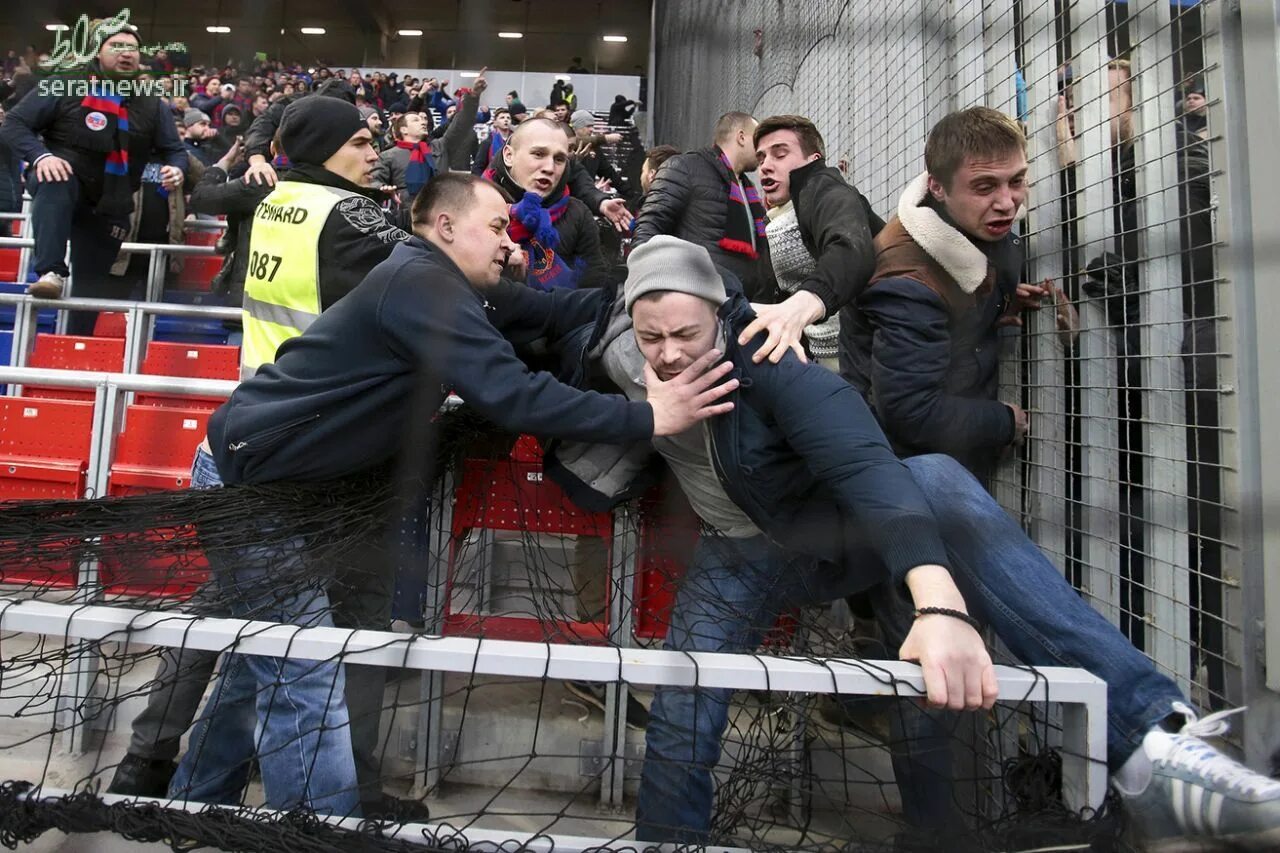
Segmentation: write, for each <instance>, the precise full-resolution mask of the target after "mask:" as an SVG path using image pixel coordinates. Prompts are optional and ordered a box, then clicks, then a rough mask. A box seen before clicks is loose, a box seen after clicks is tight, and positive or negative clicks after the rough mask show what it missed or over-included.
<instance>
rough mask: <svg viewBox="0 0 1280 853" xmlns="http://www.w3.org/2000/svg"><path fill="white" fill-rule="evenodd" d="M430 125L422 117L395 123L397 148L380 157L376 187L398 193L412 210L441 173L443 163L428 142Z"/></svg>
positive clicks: (415, 115)
mask: <svg viewBox="0 0 1280 853" xmlns="http://www.w3.org/2000/svg"><path fill="white" fill-rule="evenodd" d="M426 131H427V123H426V120H425V119H423V117H422V115H421V114H420V113H406V114H405V115H402V116H400V117H399V118H397V119H396V120H395V121H394V122H392V123H391V133H392V136H393V137H394V138H395V140H396V142H395V147H393V148H388V149H387V150H386V151H383V152H382V154H381V155H379V157H378V165H377V166H376V167H375V168H374V173H373V184H374V186H377V187H382V188H383V191H384V192H393V193H395V195H396V197H397V199H398V203H399V204H400V205H401V206H402V207H404V208H405V209H408V207H409V206H410V205H412V204H413V199H414V198H415V197H416V196H417V195H418V193H419V192H421V191H422V188H423V187H424V186H426V184H427V182H428V181H430V180H431V178H432V177H433V176H435V174H436V172H437V171H438V170H439V168H440V167H439V160H438V158H437V157H436V155H435V154H434V153H433V152H432V150H431V144H430V143H429V142H427V139H426Z"/></svg>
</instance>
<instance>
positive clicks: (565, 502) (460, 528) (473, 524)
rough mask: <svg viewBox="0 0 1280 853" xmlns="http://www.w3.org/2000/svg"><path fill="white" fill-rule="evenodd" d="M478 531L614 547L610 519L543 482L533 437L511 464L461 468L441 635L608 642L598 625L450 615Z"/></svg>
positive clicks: (483, 462)
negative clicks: (464, 556) (459, 573)
mask: <svg viewBox="0 0 1280 853" xmlns="http://www.w3.org/2000/svg"><path fill="white" fill-rule="evenodd" d="M474 529H484V530H519V531H524V532H526V533H548V534H563V535H578V536H596V537H601V538H603V539H604V540H605V543H606V547H607V546H608V544H609V543H610V542H611V541H612V539H613V518H612V516H611V515H610V514H609V513H607V512H597V513H592V512H587V511H585V510H582V509H579V508H578V507H577V506H575V505H574V504H573V503H572V502H571V501H570V500H569V498H568V497H567V496H566V495H565V494H564V492H563V491H561V489H560V487H559V486H557V485H556V484H555V483H553V482H551V481H550V480H544V479H543V472H542V449H541V447H539V446H538V443H537V440H536V439H534V438H533V437H532V436H521V438H520V439H519V440H517V442H516V444H515V447H514V449H513V450H512V453H511V458H509V459H467V460H465V461H464V462H463V466H462V473H461V477H460V478H459V480H458V486H457V490H456V493H455V502H454V508H453V528H452V531H451V533H452V538H451V542H450V546H449V578H448V582H447V585H446V588H445V608H444V631H443V632H444V633H445V634H447V635H452V636H468V637H478V636H483V637H488V638H490V639H504V640H529V641H535V642H564V641H567V640H570V639H572V640H574V641H578V642H590V643H605V642H607V637H608V626H607V625H606V624H604V623H600V622H577V621H564V620H548V621H545V622H544V621H540V620H538V619H530V618H526V617H520V616H489V615H484V614H472V613H454V612H452V610H451V607H450V595H451V593H452V591H453V584H454V574H455V573H454V569H455V566H456V564H457V561H458V558H459V551H460V550H461V547H462V545H463V543H464V542H465V540H466V537H467V534H468V533H469V532H470V531H472V530H474Z"/></svg>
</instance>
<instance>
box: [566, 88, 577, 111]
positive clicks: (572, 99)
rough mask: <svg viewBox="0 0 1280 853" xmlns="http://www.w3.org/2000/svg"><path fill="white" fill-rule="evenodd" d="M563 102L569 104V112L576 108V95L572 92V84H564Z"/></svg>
mask: <svg viewBox="0 0 1280 853" xmlns="http://www.w3.org/2000/svg"><path fill="white" fill-rule="evenodd" d="M564 102H565V103H566V104H568V106H569V112H570V113H573V112H575V111H577V109H578V96H577V95H575V94H574V93H573V84H572V83H565V84H564Z"/></svg>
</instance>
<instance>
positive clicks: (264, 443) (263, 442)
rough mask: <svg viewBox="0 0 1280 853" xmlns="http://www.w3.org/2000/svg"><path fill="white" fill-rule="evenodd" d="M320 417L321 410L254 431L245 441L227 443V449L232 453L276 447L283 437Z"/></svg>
mask: <svg viewBox="0 0 1280 853" xmlns="http://www.w3.org/2000/svg"><path fill="white" fill-rule="evenodd" d="M319 419H320V413H319V412H315V413H313V414H310V415H307V416H306V417H302V418H295V419H294V420H292V421H289V422H288V423H283V424H280V425H279V426H274V427H269V428H268V429H265V430H259V431H258V432H256V433H254V434H253V435H251V436H249V437H248V438H246V439H244V440H243V441H235V442H232V443H230V444H228V445H227V449H228V450H230V451H231V452H232V453H235V452H237V451H240V450H245V449H249V450H262V449H264V448H267V447H274V446H275V445H276V444H278V443H279V442H280V441H281V440H282V439H284V438H286V437H288V435H289V434H290V433H292V432H295V431H296V430H297V429H298V428H299V427H302V426H305V425H307V424H308V423H310V422H311V421H316V420H319Z"/></svg>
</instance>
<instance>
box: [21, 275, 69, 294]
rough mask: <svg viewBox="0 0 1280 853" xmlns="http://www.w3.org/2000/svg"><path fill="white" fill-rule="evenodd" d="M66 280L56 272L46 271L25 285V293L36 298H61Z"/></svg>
mask: <svg viewBox="0 0 1280 853" xmlns="http://www.w3.org/2000/svg"><path fill="white" fill-rule="evenodd" d="M66 285H67V280H66V279H65V278H63V277H62V276H60V275H58V274H57V273H56V272H47V273H45V274H44V275H42V276H40V278H38V279H36V280H35V281H33V282H32V283H31V284H29V285H27V293H30V294H31V295H32V296H34V297H35V298H37V299H61V298H62V289H63V288H64V287H66Z"/></svg>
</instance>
